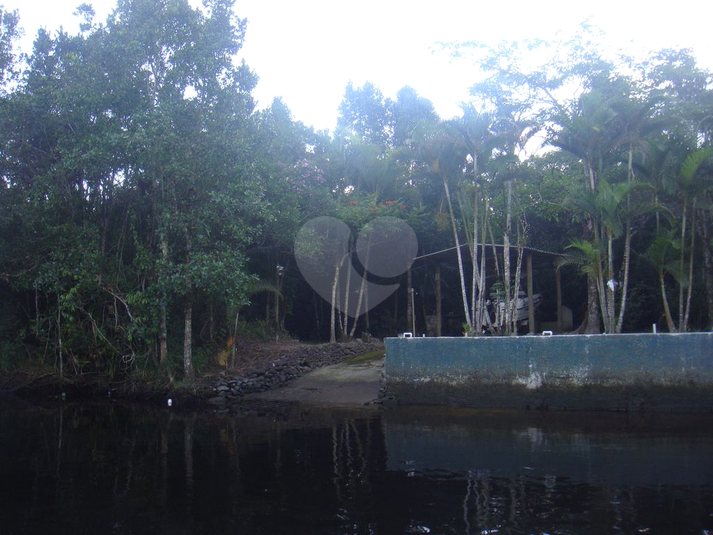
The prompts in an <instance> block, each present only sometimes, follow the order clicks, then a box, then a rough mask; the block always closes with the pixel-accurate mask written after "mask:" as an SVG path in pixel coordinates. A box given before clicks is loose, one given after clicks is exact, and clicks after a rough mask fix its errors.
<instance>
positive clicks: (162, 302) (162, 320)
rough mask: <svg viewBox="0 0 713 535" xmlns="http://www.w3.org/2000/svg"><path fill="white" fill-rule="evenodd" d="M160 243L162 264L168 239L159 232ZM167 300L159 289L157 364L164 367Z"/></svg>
mask: <svg viewBox="0 0 713 535" xmlns="http://www.w3.org/2000/svg"><path fill="white" fill-rule="evenodd" d="M159 239H160V241H161V258H162V260H163V261H164V263H167V262H168V238H167V237H166V234H165V233H163V232H161V234H160V238H159ZM167 299H168V296H167V295H166V290H165V289H164V288H162V289H161V297H160V298H159V316H160V317H159V327H158V328H159V332H158V339H159V359H158V361H159V364H161V365H165V364H166V358H167V356H168V320H167V316H168V310H167V309H168V305H167V303H166V301H167Z"/></svg>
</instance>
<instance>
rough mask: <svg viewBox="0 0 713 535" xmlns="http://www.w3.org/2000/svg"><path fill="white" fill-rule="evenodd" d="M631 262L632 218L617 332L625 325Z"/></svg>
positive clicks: (625, 255) (627, 231)
mask: <svg viewBox="0 0 713 535" xmlns="http://www.w3.org/2000/svg"><path fill="white" fill-rule="evenodd" d="M630 264H631V220H630V219H629V218H627V220H626V237H625V238H624V280H623V281H622V284H621V303H620V304H619V319H618V320H617V322H616V330H615V332H616V333H617V334H621V331H622V329H623V326H624V312H625V310H626V299H627V295H628V293H629V266H630Z"/></svg>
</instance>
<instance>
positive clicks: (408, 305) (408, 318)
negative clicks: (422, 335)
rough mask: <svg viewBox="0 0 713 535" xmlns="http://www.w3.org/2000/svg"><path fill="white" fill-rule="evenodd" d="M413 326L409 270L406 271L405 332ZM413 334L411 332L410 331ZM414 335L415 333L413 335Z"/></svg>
mask: <svg viewBox="0 0 713 535" xmlns="http://www.w3.org/2000/svg"><path fill="white" fill-rule="evenodd" d="M412 325H413V290H412V289H411V268H409V269H408V270H407V271H406V330H408V329H412ZM412 332H413V331H412ZM413 334H414V335H415V334H416V333H413Z"/></svg>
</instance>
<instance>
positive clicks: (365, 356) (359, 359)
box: [344, 349, 386, 364]
mask: <svg viewBox="0 0 713 535" xmlns="http://www.w3.org/2000/svg"><path fill="white" fill-rule="evenodd" d="M385 354H386V352H385V351H384V350H383V349H376V350H374V351H369V352H368V353H362V354H361V355H357V356H355V357H352V358H350V359H347V360H345V361H344V362H346V363H347V364H363V363H365V362H370V361H372V360H379V359H382V358H384V355H385Z"/></svg>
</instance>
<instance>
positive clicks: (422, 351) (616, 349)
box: [385, 333, 713, 412]
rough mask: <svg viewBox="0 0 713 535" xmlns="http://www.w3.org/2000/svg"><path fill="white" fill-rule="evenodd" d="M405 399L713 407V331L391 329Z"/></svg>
mask: <svg viewBox="0 0 713 535" xmlns="http://www.w3.org/2000/svg"><path fill="white" fill-rule="evenodd" d="M385 343H386V361H385V375H386V387H387V390H388V393H389V395H390V396H393V397H394V398H395V399H396V400H397V401H398V402H399V403H403V404H435V405H463V406H469V407H487V408H524V409H527V408H531V409H535V408H540V409H551V410H568V409H575V410H620V411H629V410H661V411H684V412H691V411H693V412H711V411H713V333H687V334H621V335H572V336H520V337H512V338H506V337H479V338H387V339H386V340H385Z"/></svg>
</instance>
